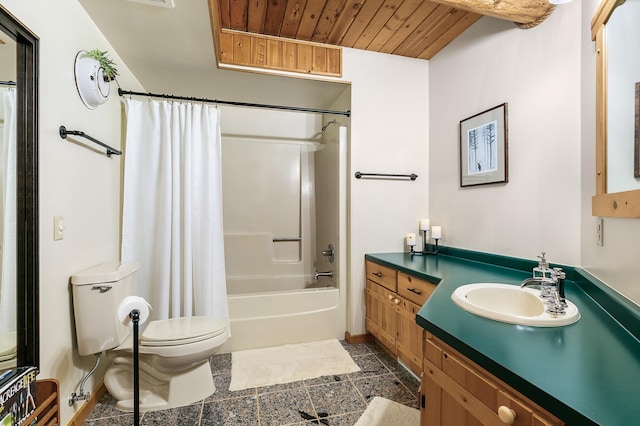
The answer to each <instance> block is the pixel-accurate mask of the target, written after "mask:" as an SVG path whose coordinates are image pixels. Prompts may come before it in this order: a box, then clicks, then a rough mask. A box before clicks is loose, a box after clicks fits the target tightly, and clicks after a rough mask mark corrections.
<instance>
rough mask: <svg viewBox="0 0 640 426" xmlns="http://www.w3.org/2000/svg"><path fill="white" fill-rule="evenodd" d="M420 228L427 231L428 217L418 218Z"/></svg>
mask: <svg viewBox="0 0 640 426" xmlns="http://www.w3.org/2000/svg"><path fill="white" fill-rule="evenodd" d="M420 230H421V231H428V230H429V219H427V218H425V219H420Z"/></svg>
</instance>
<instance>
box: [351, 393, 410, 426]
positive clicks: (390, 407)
mask: <svg viewBox="0 0 640 426" xmlns="http://www.w3.org/2000/svg"><path fill="white" fill-rule="evenodd" d="M419 424H420V411H418V410H417V409H415V408H411V407H407V406H406V405H402V404H398V403H397V402H393V401H390V400H388V399H385V398H381V397H379V396H376V397H375V398H373V399H372V400H371V402H370V403H369V405H368V406H367V409H366V410H365V411H364V413H362V416H360V418H359V419H358V421H357V422H356V424H355V426H418V425H419Z"/></svg>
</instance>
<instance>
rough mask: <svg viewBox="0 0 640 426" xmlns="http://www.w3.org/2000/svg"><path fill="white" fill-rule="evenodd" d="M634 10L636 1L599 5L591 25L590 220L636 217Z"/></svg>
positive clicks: (639, 2)
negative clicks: (593, 60)
mask: <svg viewBox="0 0 640 426" xmlns="http://www.w3.org/2000/svg"><path fill="white" fill-rule="evenodd" d="M639 6H640V0H626V2H625V0H604V1H603V2H602V3H601V4H600V7H599V8H598V11H597V12H596V14H595V16H594V17H593V19H592V21H591V36H592V39H593V40H594V41H595V42H596V54H597V56H596V195H595V196H594V197H593V199H592V214H593V215H594V216H602V217H628V218H637V217H640V179H639V178H637V177H636V176H635V171H634V156H637V155H638V152H637V151H635V150H634V144H637V143H638V142H637V137H638V136H637V134H638V132H640V129H638V127H639V126H638V117H637V115H638V114H640V112H638V113H636V110H637V109H638V107H637V106H636V104H637V103H638V102H640V100H638V97H639V96H637V95H636V84H635V83H637V82H640V60H639V59H638V55H637V53H635V52H637V49H638V45H639V44H640V36H639V34H640V27H639V26H638V25H637V24H636V23H637V22H638V18H640V16H637V15H638V12H636V11H638V10H639ZM623 9H626V10H623ZM614 12H615V13H614ZM630 34H633V35H632V36H630ZM629 49H631V51H633V52H634V53H633V54H629V53H628V51H629Z"/></svg>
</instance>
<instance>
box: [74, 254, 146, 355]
mask: <svg viewBox="0 0 640 426" xmlns="http://www.w3.org/2000/svg"><path fill="white" fill-rule="evenodd" d="M137 271H138V263H137V262H112V263H104V264H102V265H98V266H95V267H93V268H90V269H87V270H84V271H81V272H78V273H76V274H74V275H72V276H71V287H72V291H73V312H74V315H75V324H76V339H77V341H78V352H79V354H80V355H91V354H97V353H100V352H102V351H106V350H109V349H113V348H115V347H117V346H119V345H120V344H121V343H122V342H123V341H124V339H125V338H126V337H127V336H128V335H129V333H131V328H130V327H127V326H125V325H123V324H122V323H121V322H120V320H119V318H118V305H119V304H120V302H121V301H122V299H124V298H125V297H127V296H131V295H134V294H135V291H136V288H137V283H136V276H137V274H136V272H137Z"/></svg>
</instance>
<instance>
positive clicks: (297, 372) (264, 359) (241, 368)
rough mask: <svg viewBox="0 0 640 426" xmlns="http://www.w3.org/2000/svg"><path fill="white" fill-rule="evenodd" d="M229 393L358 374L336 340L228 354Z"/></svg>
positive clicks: (353, 364) (355, 366)
mask: <svg viewBox="0 0 640 426" xmlns="http://www.w3.org/2000/svg"><path fill="white" fill-rule="evenodd" d="M231 360H232V365H231V384H230V385H229V390H230V391H239V390H243V389H250V388H257V387H263V386H273V385H279V384H283V383H291V382H297V381H300V380H311V379H315V378H318V377H321V376H335V375H341V374H348V373H355V372H357V371H360V367H358V366H357V365H356V363H355V362H354V361H353V359H352V358H351V356H349V353H348V352H347V351H346V350H345V349H344V347H343V346H342V345H341V344H340V342H339V341H338V340H336V339H332V340H325V341H321V342H310V343H302V344H297V345H283V346H277V347H273V348H265V349H251V350H246V351H239V352H233V353H232V354H231Z"/></svg>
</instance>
